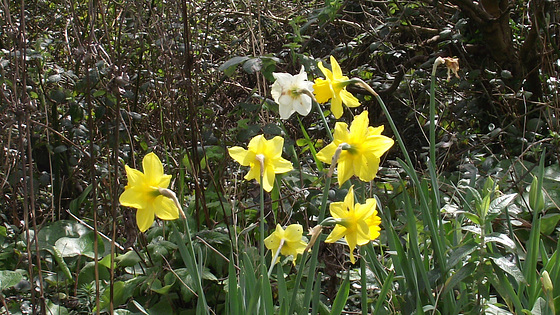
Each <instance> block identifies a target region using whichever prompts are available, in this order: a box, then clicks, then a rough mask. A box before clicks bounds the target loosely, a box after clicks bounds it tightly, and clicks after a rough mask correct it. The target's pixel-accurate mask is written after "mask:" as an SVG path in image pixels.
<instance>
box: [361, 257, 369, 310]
mask: <svg viewBox="0 0 560 315" xmlns="http://www.w3.org/2000/svg"><path fill="white" fill-rule="evenodd" d="M360 254H361V255H362V257H361V259H360V276H361V285H362V287H361V293H362V315H367V314H368V300H367V276H366V260H365V259H364V256H365V255H366V249H365V248H364V247H363V246H360Z"/></svg>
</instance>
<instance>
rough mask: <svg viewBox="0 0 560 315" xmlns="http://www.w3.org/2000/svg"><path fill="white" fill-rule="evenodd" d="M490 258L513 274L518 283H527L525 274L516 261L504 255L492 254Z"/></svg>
mask: <svg viewBox="0 0 560 315" xmlns="http://www.w3.org/2000/svg"><path fill="white" fill-rule="evenodd" d="M490 259H492V262H494V264H495V265H496V266H498V267H499V268H500V269H502V270H503V271H505V272H506V273H508V274H510V275H511V276H513V278H515V280H516V281H517V283H519V284H521V283H527V281H526V280H525V277H524V276H523V273H522V272H521V270H520V269H519V268H518V267H517V265H516V264H515V263H514V262H512V261H510V260H509V259H507V258H505V257H504V256H490Z"/></svg>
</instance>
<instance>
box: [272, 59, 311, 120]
mask: <svg viewBox="0 0 560 315" xmlns="http://www.w3.org/2000/svg"><path fill="white" fill-rule="evenodd" d="M272 76H274V78H275V79H276V81H274V83H273V84H272V87H271V91H270V94H272V98H273V99H274V101H275V102H276V103H278V110H279V111H280V118H282V119H288V118H290V116H291V115H292V114H293V113H294V112H298V113H299V114H300V115H302V116H307V115H308V114H309V112H310V111H311V96H313V95H312V94H311V92H312V91H313V87H312V86H313V82H309V81H307V73H306V72H305V68H304V67H303V66H301V70H300V71H299V74H296V75H291V74H289V73H276V72H273V73H272ZM310 95H311V96H310Z"/></svg>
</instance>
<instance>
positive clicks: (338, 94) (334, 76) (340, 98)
mask: <svg viewBox="0 0 560 315" xmlns="http://www.w3.org/2000/svg"><path fill="white" fill-rule="evenodd" d="M318 66H319V69H321V72H323V74H324V75H325V79H321V78H318V79H315V84H314V85H313V89H314V91H313V93H314V94H315V97H316V99H317V102H319V103H321V104H322V103H326V102H328V101H329V100H330V99H332V100H331V112H332V113H333V115H334V118H336V119H338V118H340V116H342V112H343V109H342V103H344V104H345V105H346V106H348V107H357V106H360V101H359V100H358V99H357V98H356V97H355V96H354V95H352V93H350V92H348V91H347V90H346V86H347V85H348V84H350V83H351V81H350V79H348V77H347V76H343V75H342V70H341V69H340V66H339V65H338V62H337V61H336V59H335V58H334V57H333V56H331V68H332V71H331V70H329V69H327V68H325V67H324V66H323V63H322V62H319V64H318Z"/></svg>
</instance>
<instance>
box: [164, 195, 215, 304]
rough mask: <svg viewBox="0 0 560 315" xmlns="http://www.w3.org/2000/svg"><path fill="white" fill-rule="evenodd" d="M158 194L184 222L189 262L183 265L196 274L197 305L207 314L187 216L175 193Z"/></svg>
mask: <svg viewBox="0 0 560 315" xmlns="http://www.w3.org/2000/svg"><path fill="white" fill-rule="evenodd" d="M159 192H160V193H161V194H162V195H163V196H165V197H168V198H170V199H171V200H173V202H174V203H175V206H176V207H177V209H179V214H180V215H181V217H182V218H183V219H184V220H185V235H186V236H187V239H188V247H187V251H188V252H189V258H188V260H189V261H185V262H184V263H185V264H186V265H187V267H189V265H190V268H189V269H191V271H194V270H196V272H193V275H192V276H193V277H194V282H195V285H196V291H197V293H198V298H199V299H200V300H199V303H201V305H202V306H203V308H204V311H205V313H206V314H209V311H208V305H207V303H206V296H205V295H204V289H203V288H202V279H201V277H200V274H201V272H202V270H200V269H198V264H197V263H196V257H195V254H194V247H193V242H192V237H191V232H190V228H189V220H188V219H187V216H186V215H185V212H184V211H183V208H182V207H181V204H180V203H179V200H178V199H177V195H175V193H174V192H173V191H172V190H170V189H163V188H160V189H159Z"/></svg>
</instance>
